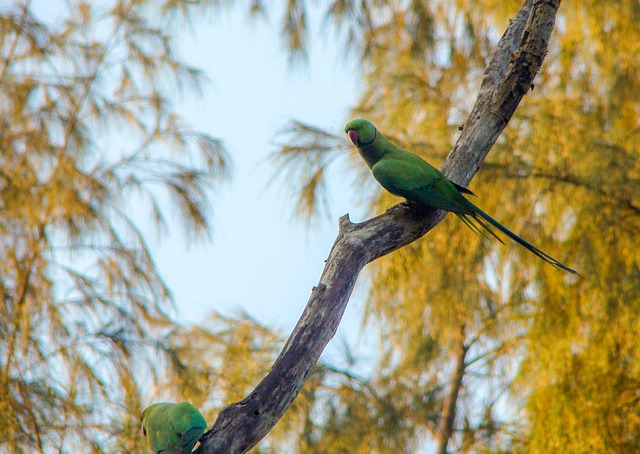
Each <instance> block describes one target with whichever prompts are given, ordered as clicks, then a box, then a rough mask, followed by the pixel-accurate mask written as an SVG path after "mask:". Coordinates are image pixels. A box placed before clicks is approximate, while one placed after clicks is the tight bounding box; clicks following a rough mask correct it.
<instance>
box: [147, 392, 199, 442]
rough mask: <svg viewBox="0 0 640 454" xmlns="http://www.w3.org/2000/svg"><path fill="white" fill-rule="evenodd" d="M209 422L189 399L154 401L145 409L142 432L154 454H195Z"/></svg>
mask: <svg viewBox="0 0 640 454" xmlns="http://www.w3.org/2000/svg"><path fill="white" fill-rule="evenodd" d="M206 429H207V422H206V421H205V419H204V417H203V416H202V414H201V413H200V412H199V411H198V409H197V408H196V407H194V406H193V405H191V404H190V403H189V402H181V403H178V404H173V403H168V402H163V403H158V404H153V405H150V406H149V407H147V408H146V409H145V410H144V411H143V412H142V431H143V433H144V435H145V436H146V437H147V441H148V442H149V446H150V447H151V449H152V450H153V452H154V453H156V454H158V453H162V454H191V451H193V447H194V446H195V444H196V442H197V441H198V440H199V439H200V437H202V434H204V431H205V430H206Z"/></svg>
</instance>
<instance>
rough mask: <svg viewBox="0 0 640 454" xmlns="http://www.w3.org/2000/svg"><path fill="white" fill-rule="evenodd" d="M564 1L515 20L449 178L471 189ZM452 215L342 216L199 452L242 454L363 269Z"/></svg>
mask: <svg viewBox="0 0 640 454" xmlns="http://www.w3.org/2000/svg"><path fill="white" fill-rule="evenodd" d="M559 6H560V0H526V1H525V2H524V5H523V6H522V8H521V10H520V12H519V13H518V14H517V15H516V16H515V18H514V19H512V20H511V22H510V24H509V27H508V28H507V30H506V32H505V34H504V35H503V36H502V38H501V39H500V41H499V43H498V45H497V47H496V51H495V53H494V55H493V57H492V59H491V61H490V63H489V65H488V66H487V69H486V70H485V73H484V76H483V79H482V84H481V87H480V93H479V94H478V98H477V100H476V103H475V106H474V108H473V110H472V112H471V115H470V117H469V119H468V121H467V123H466V125H465V126H464V128H463V131H462V134H461V135H460V138H459V139H458V142H457V143H456V145H455V147H454V148H453V150H452V151H451V153H450V154H449V156H448V157H447V160H446V161H445V163H444V165H443V172H444V173H445V175H447V177H449V178H451V179H452V180H454V181H457V182H459V183H462V184H466V183H468V182H469V181H470V180H471V178H472V177H473V175H475V173H476V172H477V171H478V169H479V167H480V164H481V162H482V161H483V160H484V158H485V156H486V155H487V153H488V152H489V149H490V148H491V146H492V145H493V144H494V142H495V141H496V139H497V138H498V136H499V135H500V133H501V132H502V130H503V129H504V128H505V126H506V125H507V123H508V121H509V119H510V118H511V116H512V115H513V113H514V111H515V109H516V107H517V106H518V104H519V102H520V100H521V99H522V97H523V96H524V95H525V93H526V92H527V91H528V90H529V88H530V87H531V86H532V82H533V78H534V77H535V75H536V73H537V72H538V70H539V69H540V65H541V64H542V60H543V59H544V56H545V54H546V51H547V45H548V42H549V37H550V35H551V31H552V29H553V25H554V21H555V15H556V13H557V10H558V8H559ZM445 214H446V213H445V212H443V211H439V210H435V209H425V208H424V207H422V206H418V205H417V204H412V203H408V202H405V203H400V204H398V205H395V206H394V207H392V208H390V209H389V210H387V211H386V212H385V213H384V214H382V215H380V216H377V217H375V218H372V219H369V220H367V221H365V222H362V223H360V224H353V223H352V222H350V221H349V217H348V215H345V216H343V217H342V218H340V231H339V233H338V237H337V238H336V241H335V243H334V244H333V247H332V249H331V252H330V253H329V258H328V259H327V261H326V265H325V268H324V271H323V272H322V276H321V277H320V281H319V283H318V285H317V286H316V287H314V288H313V291H312V293H311V297H310V298H309V302H308V303H307V306H306V308H305V309H304V312H303V313H302V316H301V318H300V320H299V321H298V324H297V325H296V327H295V328H294V330H293V332H292V333H291V336H290V337H289V339H288V341H287V343H286V345H285V346H284V349H283V350H282V352H281V353H280V356H278V358H277V359H276V361H275V363H274V364H273V366H272V368H271V371H270V372H269V373H268V374H267V376H266V377H265V378H264V379H263V380H262V381H261V382H260V383H259V384H258V386H257V387H256V388H255V390H253V392H251V393H250V394H249V395H248V396H247V397H246V398H244V399H243V400H242V401H240V402H237V403H234V404H231V405H228V406H227V407H225V408H224V409H223V410H222V411H221V412H220V414H219V415H218V418H217V420H216V422H215V423H214V425H213V428H212V429H211V431H209V432H208V433H207V434H205V436H204V437H203V439H202V440H201V441H202V445H201V447H200V448H199V449H198V451H197V452H198V453H199V454H205V453H207V454H211V453H243V452H246V451H248V450H249V449H250V448H251V447H253V446H255V445H256V444H257V443H258V442H259V441H260V440H261V439H262V438H263V437H264V436H265V435H266V434H267V433H268V432H269V430H271V428H272V427H273V426H274V425H275V424H276V423H277V422H278V420H279V419H280V418H281V417H282V415H283V414H284V412H285V411H286V410H287V409H288V408H289V406H290V405H291V403H292V402H293V400H294V399H295V397H296V396H297V395H298V392H299V391H300V389H301V388H302V386H303V385H304V383H305V381H306V380H307V377H308V376H309V374H310V373H311V370H312V368H313V366H314V365H315V363H316V361H317V360H318V358H319V357H320V354H321V353H322V351H323V350H324V348H325V346H326V345H327V343H328V342H329V341H330V340H331V338H332V337H333V336H334V335H335V333H336V330H337V328H338V325H339V323H340V320H341V318H342V314H343V313H344V310H345V308H346V306H347V303H348V301H349V297H350V296H351V292H352V291H353V288H354V285H355V283H356V279H357V277H358V274H359V273H360V271H361V270H362V269H363V268H364V266H365V265H367V264H368V263H369V262H371V261H373V260H375V259H377V258H379V257H382V256H383V255H386V254H388V253H390V252H392V251H395V250H397V249H399V248H401V247H403V246H405V245H407V244H409V243H411V242H412V241H415V240H417V239H418V238H420V237H422V236H423V235H424V234H425V233H426V232H428V231H429V230H430V229H432V228H433V227H434V226H435V225H436V224H438V223H439V222H440V221H441V220H442V219H443V218H444V216H445Z"/></svg>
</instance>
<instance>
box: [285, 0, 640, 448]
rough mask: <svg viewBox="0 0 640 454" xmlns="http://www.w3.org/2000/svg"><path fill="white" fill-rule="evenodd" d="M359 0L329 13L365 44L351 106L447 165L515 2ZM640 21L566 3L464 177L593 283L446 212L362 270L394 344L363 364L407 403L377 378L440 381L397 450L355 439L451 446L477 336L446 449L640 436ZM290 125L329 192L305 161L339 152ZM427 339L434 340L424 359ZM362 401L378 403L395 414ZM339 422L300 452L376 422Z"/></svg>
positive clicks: (377, 316)
mask: <svg viewBox="0 0 640 454" xmlns="http://www.w3.org/2000/svg"><path fill="white" fill-rule="evenodd" d="M357 3H358V4H360V2H357ZM362 3H366V4H367V5H368V7H367V8H357V7H356V6H355V2H341V4H342V5H344V6H343V7H342V9H340V11H341V12H343V13H342V16H333V17H334V19H335V20H337V21H338V22H340V21H341V20H343V21H344V20H346V18H348V20H346V25H345V24H344V23H342V22H341V26H346V27H347V29H348V30H349V32H348V36H349V37H350V38H352V42H354V43H355V44H356V46H357V47H358V48H359V49H360V50H361V51H362V53H361V57H362V67H363V71H364V80H365V82H364V83H363V84H361V86H362V87H363V92H362V95H361V99H360V103H359V106H358V107H357V108H356V109H355V110H354V112H353V117H364V118H368V119H370V120H372V121H373V122H374V123H375V124H376V125H377V126H378V128H379V129H380V130H381V131H382V132H383V133H384V134H385V135H387V136H389V137H390V138H392V139H393V140H394V141H395V142H396V143H398V144H399V145H401V146H403V147H405V148H408V149H410V150H412V151H414V152H416V153H418V154H422V155H423V156H424V157H425V158H426V159H427V160H429V161H430V162H432V163H433V164H434V165H438V164H440V163H441V162H442V160H443V159H444V157H445V155H446V152H447V151H448V150H450V149H451V147H452V146H453V144H454V143H455V140H456V137H457V135H458V130H457V128H458V127H459V126H460V125H461V124H462V123H463V122H464V121H465V118H466V116H467V115H468V112H469V110H470V108H471V106H472V104H471V103H472V101H473V99H474V98H475V94H476V91H477V88H478V86H479V82H480V77H481V74H482V71H483V70H484V67H485V65H486V62H487V60H488V58H489V57H490V55H491V52H492V47H493V45H494V44H495V43H496V42H497V39H498V38H499V36H500V30H503V29H504V28H505V26H506V24H507V22H508V19H509V18H510V17H512V16H513V14H515V12H516V11H517V8H519V7H520V5H521V3H520V2H515V1H512V2H494V1H481V2H458V1H456V2H440V1H430V2H411V1H408V2H400V3H399V4H396V3H391V2H371V3H369V2H362ZM479 9H481V10H482V14H478V10H479ZM356 10H357V11H358V12H357V13H356V12H355V11H356ZM339 17H340V18H341V19H339ZM639 19H640V6H639V5H638V3H637V2H636V1H631V0H619V1H613V2H597V1H591V0H590V1H586V2H575V1H566V2H563V3H562V6H561V8H560V14H559V16H558V20H557V26H556V29H555V32H554V36H553V40H552V42H551V47H550V50H549V55H548V56H547V58H546V60H545V62H544V64H543V67H542V71H541V73H540V74H539V75H538V76H537V78H536V81H535V84H536V85H535V90H534V91H533V92H531V93H529V95H528V96H527V97H526V98H525V99H524V101H523V103H522V104H521V106H520V107H519V108H518V110H517V111H516V114H515V116H514V118H513V119H512V120H511V122H510V124H509V126H508V127H507V129H506V130H505V131H504V133H503V134H502V136H501V137H500V139H499V141H498V143H497V144H496V145H495V146H494V148H493V150H492V151H491V153H490V154H489V157H488V158H487V160H486V162H485V164H484V166H483V168H482V169H481V171H480V172H479V174H478V176H477V177H476V179H475V180H474V182H472V185H471V189H472V190H473V191H474V192H475V193H477V194H478V202H477V203H478V204H479V205H480V206H481V207H483V209H485V210H486V211H487V212H489V213H492V214H493V215H495V217H496V219H498V220H500V221H501V222H503V223H504V224H505V225H507V226H509V227H510V228H512V229H513V230H514V231H516V232H518V233H521V234H522V236H523V237H524V238H529V239H531V240H532V241H533V243H534V244H536V245H537V246H539V247H541V249H542V250H545V251H548V252H550V253H551V254H552V255H554V256H556V257H558V258H559V259H560V260H561V261H563V262H565V263H567V264H569V266H572V267H574V268H575V269H578V270H580V272H581V273H582V274H583V275H584V276H585V277H586V279H585V280H577V279H574V278H572V277H570V276H567V275H566V274H564V273H561V272H558V271H557V270H555V269H552V268H551V267H548V266H546V265H545V264H544V263H542V262H540V261H537V260H535V259H534V258H532V257H531V256H530V254H527V253H526V251H524V250H520V248H518V247H517V246H515V245H507V246H506V247H505V246H502V245H500V244H498V243H496V242H491V241H489V240H487V239H485V238H483V237H481V236H479V235H477V234H474V233H473V232H471V231H469V229H467V228H466V227H465V226H463V225H462V224H461V223H459V222H457V220H456V219H455V218H453V217H447V218H446V219H445V220H444V221H443V222H442V223H441V224H440V225H439V226H438V227H437V228H436V229H434V230H433V231H431V232H429V234H428V235H427V236H426V237H425V238H423V239H421V240H419V241H417V242H415V243H413V244H411V245H409V246H407V247H405V248H403V249H402V250H400V251H397V252H395V253H394V254H391V255H390V256H388V257H385V258H383V259H381V260H378V261H377V262H375V263H374V264H372V265H371V266H370V267H368V271H369V273H370V275H369V280H370V282H371V286H370V297H369V300H368V303H367V309H366V313H365V329H368V330H373V329H375V330H377V332H378V333H379V335H380V339H381V349H382V351H383V353H382V355H381V360H380V362H379V364H378V367H377V368H376V369H375V372H374V373H373V376H372V377H371V378H370V380H371V382H375V383H376V384H377V388H376V393H378V394H380V395H385V396H386V395H388V396H389V399H388V401H390V402H393V403H394V406H396V408H397V407H400V406H402V402H403V401H404V399H405V398H404V396H403V393H402V392H401V391H399V390H398V389H397V388H396V387H394V384H395V382H394V384H391V383H389V384H386V385H385V384H384V383H383V382H382V381H380V379H381V378H382V377H386V376H396V377H397V376H398V375H399V374H401V375H402V376H404V377H411V379H412V380H413V381H414V383H419V384H423V386H426V387H423V386H420V385H414V387H413V388H412V390H413V392H415V395H416V396H417V395H419V394H420V393H421V392H427V390H431V392H432V395H433V396H434V403H431V404H429V405H426V408H429V409H432V410H433V413H432V415H431V416H432V419H430V420H429V421H427V420H425V419H424V417H423V415H421V414H420V413H419V412H414V413H410V414H409V415H410V416H409V417H408V418H407V419H405V420H403V423H402V424H401V427H400V425H399V426H397V428H396V435H392V437H395V438H396V439H394V440H393V441H392V442H391V441H390V442H389V443H388V445H386V446H385V445H382V444H380V443H378V442H377V441H375V440H373V439H368V440H369V441H363V442H362V443H364V444H365V445H366V448H362V452H411V451H412V450H413V447H415V446H416V445H420V444H421V443H422V445H423V446H433V444H429V443H434V442H429V441H428V440H436V441H435V443H436V444H439V445H440V447H442V446H441V445H442V443H443V440H442V437H443V434H442V429H441V422H440V421H439V419H441V418H442V415H443V413H444V408H445V406H446V405H445V404H446V402H447V396H448V392H447V391H446V390H447V389H450V388H451V386H452V384H453V371H454V369H455V365H456V358H457V356H456V352H457V351H459V349H460V347H461V346H464V347H465V348H468V349H469V350H468V354H467V356H466V359H465V376H464V379H463V382H462V389H461V390H460V394H459V395H458V397H457V403H456V407H457V415H456V420H455V427H454V428H455V430H454V432H453V433H452V434H451V437H450V438H449V439H448V440H445V443H446V445H447V446H448V449H450V450H451V449H453V450H456V451H459V452H501V451H508V452H514V451H515V452H556V451H562V452H634V451H638V450H640V439H639V438H638V436H637V433H638V428H639V426H638V424H639V420H638V415H639V414H640V399H638V396H639V395H640V382H639V381H638V380H639V379H640V370H639V368H638V364H640V361H639V359H640V358H639V355H640V342H639V341H638V337H637V332H638V327H639V323H640V316H639V315H638V314H640V297H639V295H640V292H639V291H638V289H640V252H639V251H640V243H639V238H640V236H639V235H638V230H639V228H640V204H639V203H638V194H640V178H639V177H640V164H639V163H640V145H639V144H640V140H638V134H640V72H639V71H638V65H637V62H638V61H640V60H639V59H638V57H640V55H639V52H640V47H639V46H638V44H637V43H638V42H640V41H639V39H640V28H639V27H638V26H637V24H638V23H640V22H639ZM364 24H366V26H365V25H364ZM416 26H418V27H419V29H420V31H416V29H415V27H416ZM349 27H351V28H349ZM416 40H419V43H416ZM346 120H347V119H345V122H346ZM293 126H294V129H293V132H292V133H291V134H290V136H289V139H290V140H289V141H286V140H285V141H283V142H284V143H291V144H293V145H289V148H288V150H289V151H291V149H293V148H292V147H296V146H300V147H301V149H300V150H296V151H298V153H299V154H300V156H301V157H300V158H299V159H298V162H294V161H295V159H294V157H292V156H291V155H290V153H289V154H287V156H286V160H287V161H288V162H291V163H292V165H289V166H288V167H287V170H288V171H291V169H294V170H295V169H296V167H295V166H300V167H301V169H302V170H298V179H297V181H298V182H299V183H298V184H299V187H300V188H304V191H305V192H306V193H314V188H318V192H317V194H319V195H320V196H321V195H322V194H323V193H324V192H322V191H320V190H319V189H320V188H322V189H323V191H324V190H325V189H326V185H327V183H326V182H325V181H322V179H318V178H315V179H314V178H310V177H309V175H311V173H310V172H309V171H308V170H309V168H308V167H306V168H305V166H304V163H305V162H313V163H314V165H315V166H316V167H314V168H313V175H314V176H316V175H323V176H324V175H328V174H330V173H331V169H330V168H328V166H325V167H326V168H318V167H317V165H318V162H326V163H329V162H331V161H330V158H331V154H330V152H329V151H328V150H323V154H322V156H323V157H322V158H317V159H316V160H314V159H313V158H311V157H309V156H308V152H314V151H316V150H314V149H313V147H305V144H306V143H307V144H310V143H314V140H315V139H314V137H312V135H313V134H314V133H313V130H314V128H315V127H313V126H310V125H306V126H305V128H304V129H303V128H300V127H298V128H296V127H295V125H293ZM317 129H320V128H317ZM338 134H339V135H340V136H342V132H341V131H340V132H338V133H337V134H336V136H338ZM322 137H326V133H323V135H322ZM335 140H337V139H335ZM345 142H346V139H345ZM285 148H286V147H283V148H282V149H280V150H278V151H277V152H276V153H275V155H276V156H278V154H279V153H283V152H284V151H285ZM321 159H322V161H321ZM283 160H284V159H283V157H282V156H280V161H281V162H282V161H283ZM338 166H343V167H346V168H348V169H350V171H351V172H352V173H353V174H354V175H355V177H354V179H355V180H356V183H355V185H354V188H355V191H354V192H356V193H357V197H359V198H363V197H364V196H363V194H362V190H361V188H362V185H363V184H369V181H370V180H371V176H370V175H369V173H368V171H367V169H366V166H364V164H363V163H362V162H361V159H360V157H359V156H358V155H357V153H355V152H353V153H350V154H349V155H348V159H338V160H336V161H335V164H333V165H332V167H338ZM363 169H364V171H363ZM363 177H364V179H363ZM291 179H292V174H291V173H289V174H288V175H287V180H288V181H289V182H290V181H291ZM320 196H316V197H309V196H305V197H304V198H302V197H300V198H299V200H301V201H307V202H309V203H310V202H314V203H315V205H307V206H302V207H299V209H298V211H299V213H300V214H301V215H305V216H308V215H312V216H317V215H323V214H324V213H325V211H322V210H318V209H317V208H318V207H319V206H320V205H319V203H318V201H321V200H322V197H320ZM365 201H366V203H367V204H368V206H369V207H370V208H371V213H372V214H375V213H379V212H381V211H383V210H384V209H385V208H386V207H388V206H390V205H391V204H394V203H397V202H399V201H400V200H399V199H397V198H395V197H393V196H391V195H389V194H387V193H384V192H382V189H381V188H376V189H375V190H374V191H372V192H371V194H370V198H369V199H368V200H367V199H365ZM333 214H335V213H333ZM425 345H427V346H428V350H427V351H428V354H427V355H425V356H420V355H421V352H424V349H425ZM416 357H420V359H421V360H420V361H414V359H415V358H416ZM354 391H358V388H357V387H354ZM358 394H359V395H361V396H364V395H366V392H362V391H358ZM358 394H356V395H358ZM338 399H341V398H340V397H338ZM357 400H358V399H357V398H355V397H353V396H351V397H349V398H348V400H344V401H342V405H343V406H355V405H357V403H356V402H357ZM369 404H370V405H373V407H372V408H371V413H373V414H375V412H376V410H378V411H379V410H382V409H383V408H385V404H384V403H383V402H375V401H369ZM334 420H337V421H338V424H339V425H340V430H339V431H338V430H335V429H333V428H332V427H333V426H332V424H327V425H326V426H325V427H323V430H322V431H321V433H322V436H321V437H320V438H317V445H316V446H322V448H314V449H311V450H309V449H307V448H308V446H307V445H304V444H302V445H300V446H301V448H300V451H301V452H342V451H344V446H346V445H347V444H348V440H349V439H351V440H352V441H353V439H354V438H356V437H355V436H354V435H353V433H352V432H351V431H352V430H361V429H362V427H363V425H364V424H363V422H362V419H361V417H360V416H359V415H358V414H356V413H354V414H353V415H352V416H351V414H350V416H349V417H347V418H344V417H343V418H337V417H336V418H334ZM340 434H343V436H340ZM358 439H359V440H360V439H364V440H367V438H366V437H361V438H358ZM301 443H303V442H301ZM393 443H395V444H393ZM425 443H426V444H425ZM391 446H393V447H391ZM354 451H355V452H360V451H358V450H357V449H354Z"/></svg>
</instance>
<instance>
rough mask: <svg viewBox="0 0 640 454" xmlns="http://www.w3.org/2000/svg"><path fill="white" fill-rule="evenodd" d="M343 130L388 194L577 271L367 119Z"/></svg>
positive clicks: (355, 121) (557, 266)
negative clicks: (446, 214) (502, 221)
mask: <svg viewBox="0 0 640 454" xmlns="http://www.w3.org/2000/svg"><path fill="white" fill-rule="evenodd" d="M344 131H345V132H346V133H347V134H348V135H349V139H351V142H353V144H354V145H355V146H356V147H358V151H359V152H360V156H362V159H364V161H365V162H366V163H367V165H368V166H369V168H370V169H371V171H372V172H373V176H374V178H375V179H376V180H377V181H378V183H380V184H381V185H382V187H383V188H385V189H386V190H387V191H389V192H390V193H392V194H394V195H397V196H400V197H404V198H406V199H408V200H414V201H416V202H421V203H424V204H426V205H429V206H431V207H434V208H440V209H441V210H446V211H451V212H452V213H454V214H455V215H456V216H458V217H459V218H460V219H461V220H462V221H463V222H464V223H465V224H466V225H467V226H469V227H470V228H471V229H472V230H475V231H478V232H481V233H482V230H481V229H480V228H483V229H484V230H486V231H487V232H489V233H490V234H491V235H492V236H494V237H495V238H496V239H498V241H500V242H502V240H500V238H499V237H498V236H497V235H496V234H495V232H494V231H493V229H492V228H491V226H493V227H495V228H496V229H498V230H500V231H501V232H502V233H504V234H505V235H507V236H508V237H509V238H511V239H512V240H513V241H515V242H516V243H518V244H520V245H522V246H524V247H525V248H527V249H528V250H529V251H531V252H532V253H533V254H535V255H537V256H538V257H540V258H541V259H542V260H544V261H545V262H547V263H550V264H551V265H553V266H555V267H556V268H560V269H562V270H565V271H568V272H569V273H572V274H578V273H577V272H576V271H574V270H572V269H571V268H569V267H568V266H566V265H564V264H562V263H560V262H559V261H557V260H556V259H554V258H553V257H551V256H550V255H549V254H547V253H545V252H542V251H541V250H540V249H538V248H537V247H535V246H534V245H532V244H531V243H529V242H527V241H525V240H524V239H522V238H520V237H519V236H518V235H516V234H515V233H513V232H512V231H511V230H509V229H508V228H506V227H505V226H503V225H502V224H500V223H499V222H498V221H496V220H495V219H493V218H492V217H491V216H489V215H488V214H487V213H485V212H484V211H482V210H481V209H480V208H478V207H477V206H475V205H474V204H473V203H471V202H470V201H469V200H467V199H466V198H465V197H464V196H463V195H462V194H463V193H464V194H471V195H473V193H472V192H471V191H469V190H468V189H467V188H464V187H462V186H459V185H457V184H455V183H454V182H452V181H451V180H449V179H448V178H446V177H445V176H444V175H443V174H442V172H440V171H439V170H438V169H436V168H435V167H433V166H432V165H431V164H429V163H428V162H426V161H425V160H424V159H422V158H421V157H420V156H418V155H415V154H413V153H410V152H408V151H407V150H404V149H402V148H400V147H398V146H396V145H394V144H392V143H391V142H389V141H388V140H387V139H386V138H385V137H384V136H383V135H382V134H381V133H380V132H379V131H378V130H377V129H376V127H375V126H374V125H373V124H371V123H370V122H369V121H367V120H360V119H359V120H353V121H351V122H349V123H348V124H347V126H346V127H345V128H344Z"/></svg>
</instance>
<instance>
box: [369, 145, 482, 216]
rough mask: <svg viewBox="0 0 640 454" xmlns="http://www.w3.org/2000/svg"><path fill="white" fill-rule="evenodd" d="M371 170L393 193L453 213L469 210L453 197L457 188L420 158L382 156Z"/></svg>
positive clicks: (457, 191) (458, 194)
mask: <svg viewBox="0 0 640 454" xmlns="http://www.w3.org/2000/svg"><path fill="white" fill-rule="evenodd" d="M413 157H415V158H417V156H415V155H414V156H413ZM371 171H372V172H373V176H374V178H375V179H376V180H377V181H378V182H379V183H380V184H381V185H382V187H383V188H385V189H386V190H387V191H389V192H390V193H392V194H395V195H398V196H400V197H405V198H407V199H409V200H415V201H418V202H422V203H426V204H427V205H430V206H432V207H435V208H441V209H443V210H447V211H452V212H454V213H467V212H468V209H467V208H466V207H464V206H463V205H460V204H458V203H456V201H455V200H456V195H457V196H460V192H459V189H457V188H456V186H455V185H454V184H453V183H452V182H451V181H449V180H448V179H447V178H446V177H445V176H444V175H442V173H441V172H440V171H439V170H438V169H436V168H434V167H432V166H431V165H429V164H428V163H426V162H425V161H423V160H422V159H419V158H418V159H411V158H405V157H404V156H402V157H399V158H396V157H384V158H382V159H380V160H379V161H378V162H377V163H376V164H375V165H374V166H373V168H372V169H371ZM469 192H470V191H469Z"/></svg>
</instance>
